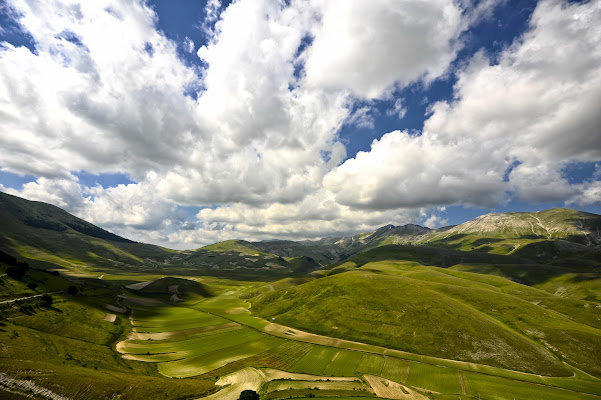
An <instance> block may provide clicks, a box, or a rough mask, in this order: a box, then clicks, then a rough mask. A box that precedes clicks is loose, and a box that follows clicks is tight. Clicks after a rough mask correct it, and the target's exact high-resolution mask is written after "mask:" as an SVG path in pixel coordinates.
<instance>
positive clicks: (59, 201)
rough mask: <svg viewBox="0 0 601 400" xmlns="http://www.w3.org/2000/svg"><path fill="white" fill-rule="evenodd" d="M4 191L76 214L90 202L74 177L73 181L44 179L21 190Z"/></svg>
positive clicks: (29, 183) (27, 184)
mask: <svg viewBox="0 0 601 400" xmlns="http://www.w3.org/2000/svg"><path fill="white" fill-rule="evenodd" d="M2 191H3V192H6V193H9V194H12V195H15V196H20V197H24V198H26V199H28V200H34V201H43V202H46V203H50V204H54V205H55V206H57V207H60V208H63V209H65V210H67V211H69V212H71V213H75V214H77V213H80V212H81V211H82V210H84V209H85V207H86V206H88V204H89V202H90V199H89V198H86V197H84V196H83V193H82V189H81V186H80V185H79V184H78V183H77V178H75V177H73V176H72V177H71V179H48V178H44V177H42V178H38V179H37V180H36V181H35V182H28V183H25V184H24V185H23V188H22V189H21V190H15V189H10V188H3V189H2Z"/></svg>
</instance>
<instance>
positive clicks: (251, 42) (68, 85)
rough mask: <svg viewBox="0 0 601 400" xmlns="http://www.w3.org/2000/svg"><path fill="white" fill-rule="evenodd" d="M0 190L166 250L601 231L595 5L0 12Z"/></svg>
mask: <svg viewBox="0 0 601 400" xmlns="http://www.w3.org/2000/svg"><path fill="white" fill-rule="evenodd" d="M0 191H3V192H6V193H10V194H14V195H17V196H21V197H24V198H26V199H30V200H38V201H44V202H48V203H52V204H55V205H57V206H59V207H61V208H63V209H65V210H67V211H69V212H71V213H72V214H74V215H77V216H78V217H80V218H83V219H85V220H87V221H90V222H92V223H94V224H96V225H98V226H101V227H103V228H105V229H108V230H110V231H112V232H115V233H117V234H119V235H122V236H125V237H127V238H130V239H133V240H137V241H140V242H145V243H153V244H158V245H162V246H166V247H169V248H175V249H193V248H197V247H200V246H203V245H207V244H211V243H214V242H218V241H221V240H227V239H233V238H238V239H246V240H267V239H274V238H277V239H292V240H297V239H317V238H321V237H327V236H343V235H349V234H355V233H359V232H366V231H371V230H374V229H376V228H378V227H380V226H382V225H386V224H390V223H391V224H395V225H402V224H406V223H416V224H420V225H424V226H428V227H431V228H435V227H440V226H445V225H449V224H458V223H461V222H465V221H467V220H469V219H471V218H474V217H476V216H478V215H482V214H485V213H489V212H507V211H536V210H543V209H547V208H551V207H569V208H575V209H579V210H584V211H589V212H594V213H598V214H601V1H598V0H593V1H570V2H568V1H560V0H541V1H538V2H537V1H528V0H479V1H478V0H419V1H414V0H370V1H366V0H281V1H275V0H239V1H233V2H227V1H224V2H221V1H219V0H208V1H200V0H178V1H175V2H174V1H168V0H148V1H145V0H95V1H82V2H78V1H70V0H4V1H2V2H0Z"/></svg>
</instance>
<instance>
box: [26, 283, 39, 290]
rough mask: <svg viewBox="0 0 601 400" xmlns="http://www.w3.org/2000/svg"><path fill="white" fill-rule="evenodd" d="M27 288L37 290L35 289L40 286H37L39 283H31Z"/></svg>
mask: <svg viewBox="0 0 601 400" xmlns="http://www.w3.org/2000/svg"><path fill="white" fill-rule="evenodd" d="M27 287H28V288H30V289H31V290H35V288H37V287H38V284H37V283H35V282H29V283H28V284H27Z"/></svg>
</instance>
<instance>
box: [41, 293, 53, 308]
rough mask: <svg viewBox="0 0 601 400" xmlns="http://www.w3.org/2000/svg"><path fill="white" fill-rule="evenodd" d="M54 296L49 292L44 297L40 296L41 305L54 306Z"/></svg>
mask: <svg viewBox="0 0 601 400" xmlns="http://www.w3.org/2000/svg"><path fill="white" fill-rule="evenodd" d="M52 302H53V299H52V296H50V295H49V294H45V295H43V296H42V297H40V306H42V307H50V306H52Z"/></svg>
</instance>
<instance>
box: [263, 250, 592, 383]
mask: <svg viewBox="0 0 601 400" xmlns="http://www.w3.org/2000/svg"><path fill="white" fill-rule="evenodd" d="M586 304H589V306H588V308H587V313H588V312H589V311H590V313H591V314H590V315H586V314H587V313H584V312H583V310H584V307H586ZM253 312H254V313H256V314H258V315H260V316H262V317H264V318H266V319H275V320H276V321H277V322H278V323H281V324H284V325H289V326H292V327H296V328H299V329H304V330H307V331H309V332H313V333H318V334H323V335H328V336H334V337H338V338H344V339H351V340H357V341H362V342H366V343H371V344H376V345H381V346H386V347H392V348H396V349H399V350H404V351H408V352H412V353H416V354H422V355H429V356H436V357H441V358H452V359H457V360H463V361H468V362H476V363H481V364H488V365H492V366H498V367H503V368H507V369H513V370H518V371H524V372H532V373H536V374H542V375H565V376H567V375H571V371H570V370H569V369H568V368H566V366H565V365H564V364H563V362H567V363H569V364H571V365H574V366H577V367H578V368H580V369H583V370H585V371H587V372H589V373H591V374H594V375H596V376H601V356H600V355H601V347H600V346H601V329H600V328H601V310H600V309H599V308H597V307H594V304H593V307H591V305H590V303H586V302H579V301H573V300H567V299H565V301H562V299H561V298H558V297H556V296H553V295H552V294H550V293H547V292H545V291H543V290H539V289H535V288H530V287H527V286H523V285H520V284H517V283H514V282H511V281H509V280H506V279H503V278H499V277H495V276H488V275H482V274H475V273H467V272H459V271H455V270H451V269H441V268H437V267H428V266H423V265H420V264H417V263H414V262H406V261H396V262H394V261H381V262H373V263H367V264H365V265H363V266H362V267H360V268H358V269H351V270H347V271H344V272H341V273H338V274H334V275H331V276H328V277H324V278H321V279H317V280H313V281H311V282H307V283H304V284H301V285H298V286H296V287H292V288H286V289H282V290H277V291H273V292H269V293H266V294H263V295H261V296H258V297H257V298H255V299H254V300H253Z"/></svg>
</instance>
